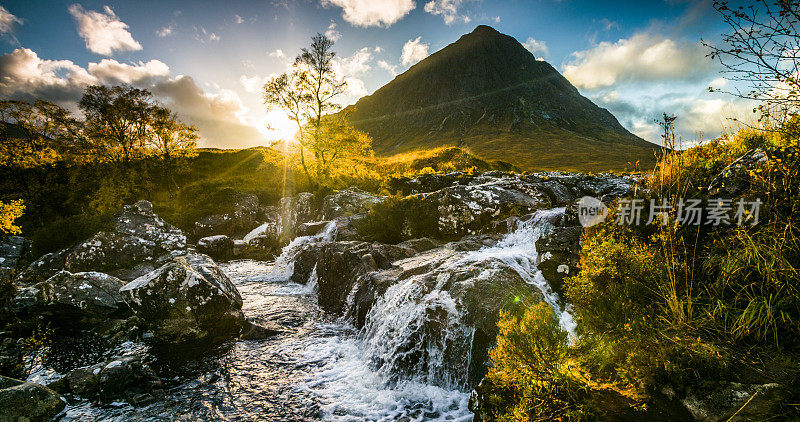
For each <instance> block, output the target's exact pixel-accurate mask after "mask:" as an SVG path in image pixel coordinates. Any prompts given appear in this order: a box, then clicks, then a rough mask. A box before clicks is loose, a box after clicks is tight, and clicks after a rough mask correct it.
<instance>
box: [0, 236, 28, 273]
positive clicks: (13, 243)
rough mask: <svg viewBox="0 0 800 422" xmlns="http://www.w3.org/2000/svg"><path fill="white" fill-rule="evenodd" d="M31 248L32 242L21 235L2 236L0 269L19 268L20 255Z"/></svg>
mask: <svg viewBox="0 0 800 422" xmlns="http://www.w3.org/2000/svg"><path fill="white" fill-rule="evenodd" d="M29 248H30V242H29V241H27V240H25V238H23V237H21V236H0V271H2V270H4V269H5V270H13V269H15V268H17V264H18V263H19V259H20V257H21V256H22V254H24V253H25V251H26V250H27V249H29Z"/></svg>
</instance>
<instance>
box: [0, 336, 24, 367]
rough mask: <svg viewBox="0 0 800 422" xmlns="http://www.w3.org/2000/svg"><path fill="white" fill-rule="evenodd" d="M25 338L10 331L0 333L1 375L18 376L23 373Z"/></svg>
mask: <svg viewBox="0 0 800 422" xmlns="http://www.w3.org/2000/svg"><path fill="white" fill-rule="evenodd" d="M23 346H24V339H17V338H15V337H14V336H12V335H10V333H0V375H5V376H10V377H18V376H21V375H22V369H23V361H22V348H23Z"/></svg>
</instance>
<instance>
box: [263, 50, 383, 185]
mask: <svg viewBox="0 0 800 422" xmlns="http://www.w3.org/2000/svg"><path fill="white" fill-rule="evenodd" d="M333 43H334V42H333V41H332V40H331V39H329V38H328V37H326V36H325V35H323V34H317V35H315V36H314V37H312V38H311V45H310V46H309V47H308V48H303V49H302V50H301V51H300V54H299V55H298V56H297V57H296V58H295V61H294V65H293V66H292V70H291V72H289V73H284V74H281V75H279V76H275V77H273V78H271V79H270V80H269V81H267V83H266V84H265V85H264V103H265V104H267V107H269V108H280V109H282V110H283V111H284V112H285V113H286V114H287V115H288V116H289V118H290V119H291V120H292V121H294V122H295V123H296V124H297V129H298V131H297V135H296V141H297V145H296V148H293V147H295V146H294V145H288V146H286V148H285V149H286V150H287V151H290V150H292V149H295V150H296V154H297V156H298V158H299V163H300V166H301V167H302V169H303V172H304V173H305V175H306V177H307V179H308V181H309V183H312V184H316V185H317V186H319V184H320V183H323V182H325V181H327V180H330V179H331V178H333V177H336V176H337V175H336V174H332V173H333V172H335V171H338V172H341V170H344V169H348V168H350V167H351V165H352V164H354V163H358V160H357V159H358V158H362V157H370V156H372V141H371V139H370V138H369V136H367V134H366V133H364V132H361V131H358V130H356V129H354V128H353V127H351V126H350V125H348V124H347V123H346V122H345V116H344V115H341V114H339V115H334V114H331V113H333V112H336V111H338V110H339V109H340V108H341V106H340V105H339V104H338V103H337V102H335V99H336V97H338V96H339V95H341V94H343V93H344V92H345V90H346V88H347V83H346V82H345V81H344V80H342V79H341V78H340V77H339V76H338V75H337V74H336V71H335V66H334V62H333V59H334V57H335V56H336V53H334V52H333V50H332V47H333ZM353 159H356V160H353Z"/></svg>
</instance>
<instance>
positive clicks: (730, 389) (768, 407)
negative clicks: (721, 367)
mask: <svg viewBox="0 0 800 422" xmlns="http://www.w3.org/2000/svg"><path fill="white" fill-rule="evenodd" d="M791 397H792V392H791V390H790V389H789V388H787V387H786V386H784V385H782V384H777V383H770V384H741V383H737V382H722V383H719V384H718V385H715V386H713V387H712V388H704V389H702V390H701V391H697V392H693V393H690V394H688V395H687V397H686V398H684V399H683V400H681V402H682V403H683V405H684V406H685V407H686V409H687V410H688V411H689V412H690V413H691V414H692V416H693V417H694V419H695V420H697V421H703V422H718V421H729V420H731V421H764V420H769V419H771V418H772V417H774V416H775V415H777V414H778V411H779V410H780V408H781V406H783V405H784V404H785V403H786V401H787V400H789V399H790V398H791ZM751 399H752V400H751ZM748 401H749V402H748ZM745 403H747V405H746V406H745ZM742 406H744V407H742ZM736 412H738V413H736ZM734 414H735V416H734Z"/></svg>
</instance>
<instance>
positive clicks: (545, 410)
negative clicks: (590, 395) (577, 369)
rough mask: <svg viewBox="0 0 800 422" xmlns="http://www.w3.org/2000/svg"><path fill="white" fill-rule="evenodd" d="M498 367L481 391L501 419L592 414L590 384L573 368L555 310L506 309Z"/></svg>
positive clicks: (542, 306) (494, 354)
mask: <svg viewBox="0 0 800 422" xmlns="http://www.w3.org/2000/svg"><path fill="white" fill-rule="evenodd" d="M497 325H498V328H499V334H498V336H497V347H496V348H495V349H494V350H492V351H491V352H490V356H491V359H492V364H493V366H492V367H491V368H490V369H489V373H488V374H487V375H486V378H484V380H483V381H482V382H481V385H480V387H479V389H480V390H481V391H480V393H481V397H482V400H483V403H482V411H483V412H485V413H489V414H490V415H491V416H492V417H494V418H496V419H497V420H500V421H552V420H561V421H573V420H585V419H587V418H589V417H590V415H591V413H592V412H591V410H590V409H589V408H588V407H587V405H586V404H585V403H587V400H586V399H587V394H586V386H585V385H584V384H583V383H582V382H581V381H580V380H578V379H577V378H576V377H575V376H574V375H573V374H572V372H571V368H570V362H571V360H570V359H569V355H570V352H569V347H568V345H567V334H566V332H564V331H562V330H561V328H560V326H559V323H558V320H556V317H555V314H554V313H553V309H552V308H551V307H550V306H549V305H547V304H546V303H541V302H540V303H536V304H534V305H532V306H530V307H527V308H525V309H524V311H523V313H522V315H521V316H515V315H512V314H510V313H508V312H506V311H501V314H500V321H499V322H498V324H497Z"/></svg>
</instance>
